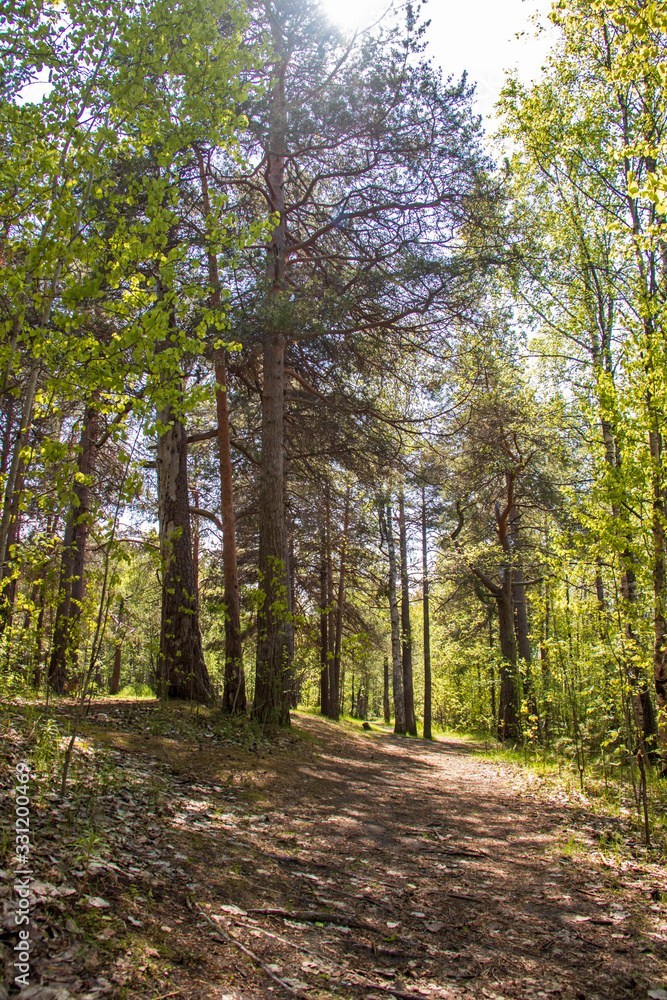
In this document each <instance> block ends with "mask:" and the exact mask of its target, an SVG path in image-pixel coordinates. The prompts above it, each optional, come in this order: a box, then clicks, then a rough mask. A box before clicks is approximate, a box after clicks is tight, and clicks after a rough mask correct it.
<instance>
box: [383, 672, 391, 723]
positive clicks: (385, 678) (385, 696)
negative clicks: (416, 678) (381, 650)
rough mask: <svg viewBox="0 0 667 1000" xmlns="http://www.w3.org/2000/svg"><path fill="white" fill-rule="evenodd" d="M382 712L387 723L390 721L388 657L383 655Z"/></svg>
mask: <svg viewBox="0 0 667 1000" xmlns="http://www.w3.org/2000/svg"><path fill="white" fill-rule="evenodd" d="M382 714H383V716H384V721H385V723H386V724H387V725H389V723H390V722H391V710H390V708H389V657H388V656H385V658H384V661H383V663H382Z"/></svg>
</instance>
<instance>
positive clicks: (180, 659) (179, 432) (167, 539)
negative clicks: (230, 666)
mask: <svg viewBox="0 0 667 1000" xmlns="http://www.w3.org/2000/svg"><path fill="white" fill-rule="evenodd" d="M158 420H159V422H160V425H161V428H162V433H161V434H160V436H159V438H158V445H157V463H156V464H157V482H158V510H159V518H160V558H161V563H162V620H161V625H160V675H161V678H162V682H163V683H162V686H163V689H164V688H166V690H167V694H168V696H169V697H170V698H186V699H191V700H193V701H208V700H209V698H210V697H211V694H212V690H211V682H210V679H209V676H208V671H207V669H206V663H205V662H204V654H203V651H202V641H201V633H200V630H199V610H198V601H197V591H196V587H195V574H194V566H193V562H192V540H191V535H190V508H189V502H188V470H187V437H186V433H185V428H184V426H183V423H182V422H181V420H180V419H179V417H178V414H177V413H176V412H175V410H174V408H173V407H172V406H171V405H168V406H166V407H165V408H164V409H163V410H162V411H161V412H160V413H159V414H158Z"/></svg>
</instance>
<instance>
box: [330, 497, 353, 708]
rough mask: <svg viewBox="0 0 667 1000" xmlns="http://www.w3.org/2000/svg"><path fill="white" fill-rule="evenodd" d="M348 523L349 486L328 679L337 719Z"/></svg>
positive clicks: (332, 706) (331, 703) (331, 705)
mask: <svg viewBox="0 0 667 1000" xmlns="http://www.w3.org/2000/svg"><path fill="white" fill-rule="evenodd" d="M349 523H350V488H349V486H348V489H347V493H346V495H345V514H344V516H343V540H342V543H341V547H340V569H339V574H338V598H337V600H336V640H335V644H334V658H333V663H332V665H331V677H330V679H329V718H330V719H338V718H339V715H340V707H341V706H340V703H341V669H340V658H341V647H342V642H343V608H344V606H345V570H346V564H345V558H346V554H347V532H348V528H349Z"/></svg>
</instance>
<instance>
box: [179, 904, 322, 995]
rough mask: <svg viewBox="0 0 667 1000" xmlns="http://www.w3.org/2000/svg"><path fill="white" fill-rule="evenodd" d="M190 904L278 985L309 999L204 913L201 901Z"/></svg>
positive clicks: (220, 934)
mask: <svg viewBox="0 0 667 1000" xmlns="http://www.w3.org/2000/svg"><path fill="white" fill-rule="evenodd" d="M190 905H191V908H192V907H194V909H196V910H197V912H198V913H199V914H201V916H202V917H203V918H204V920H206V921H207V922H208V923H209V924H210V925H211V927H214V928H215V931H216V934H217V935H218V937H219V938H220V940H221V941H224V942H225V943H226V944H231V945H233V947H234V948H238V949H239V951H242V952H243V954H244V955H247V956H248V958H250V959H252V961H253V962H254V963H255V964H256V965H258V966H259V967H260V969H262V971H263V972H265V973H266V975H267V976H268V977H269V978H270V979H272V980H273V981H274V983H278V986H280V987H281V989H283V990H286V991H287V992H288V993H289V994H291V996H293V997H299V1000H309V998H308V997H307V996H306V994H305V993H303V992H302V991H301V990H295V989H293V987H291V986H290V985H289V983H286V982H285V981H284V980H283V979H281V978H280V977H279V976H276V975H275V973H273V972H271V970H270V969H269V967H268V966H267V965H265V964H264V962H263V961H262V960H261V958H259V956H258V955H256V954H255V953H254V951H251V950H250V948H246V946H245V945H244V944H242V943H241V942H240V941H239V940H238V939H237V938H235V937H234V935H233V934H228V933H227V932H226V931H224V930H223V929H222V927H220V925H219V924H216V922H215V920H212V919H211V917H209V915H208V913H204V911H203V910H202V908H201V906H200V905H199V903H192V902H191V904H190Z"/></svg>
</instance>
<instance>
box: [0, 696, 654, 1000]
mask: <svg viewBox="0 0 667 1000" xmlns="http://www.w3.org/2000/svg"><path fill="white" fill-rule="evenodd" d="M90 718H91V721H90V722H89V723H87V725H86V729H85V734H84V735H85V740H84V741H83V742H82V743H81V744H80V745H79V747H78V750H77V755H78V758H79V765H78V766H79V771H78V772H77V784H76V789H77V790H76V791H75V790H73V789H71V790H69V791H68V797H67V798H65V799H62V798H61V797H60V796H59V795H58V794H57V792H56V791H53V790H44V789H41V791H40V789H39V788H38V787H35V788H34V789H33V791H32V799H33V801H32V806H31V808H32V817H31V822H32V832H31V838H32V848H33V854H32V861H33V867H34V871H35V878H36V881H35V882H34V883H33V885H32V890H31V892H32V894H31V904H32V917H33V922H32V930H33V935H34V947H33V952H32V968H31V979H30V983H31V985H30V987H29V989H27V990H24V991H23V993H22V998H23V1000H56V998H57V1000H69V998H70V997H76V998H80V1000H96V998H98V997H99V998H102V1000H106V998H119V1000H123V998H127V1000H130V998H132V1000H158V998H161V1000H166V998H167V997H174V998H176V997H181V996H182V997H184V998H187V1000H213V998H218V1000H244V998H247V1000H250V998H259V997H276V998H279V997H288V996H299V997H303V998H306V997H308V998H312V1000H318V998H321V1000H326V998H328V997H338V998H350V1000H353V998H354V1000H356V998H362V997H363V998H368V1000H373V998H379V997H385V998H386V997H388V996H396V997H411V998H419V997H423V998H442V1000H445V998H448V1000H454V998H462V997H475V998H476V997H479V998H482V997H487V998H490V1000H510V998H517V1000H518V998H526V1000H528V998H537V997H539V998H544V997H555V998H557V1000H575V998H576V1000H597V998H599V1000H615V998H625V997H641V998H645V997H651V996H653V997H655V998H660V997H662V996H664V997H666V998H667V992H664V993H663V990H664V989H665V988H667V966H666V962H665V958H666V956H667V952H666V950H665V945H666V943H667V922H666V919H665V914H666V913H667V907H665V906H664V905H663V902H662V890H663V888H664V869H663V868H661V867H659V866H658V865H656V864H650V863H649V862H648V861H642V860H637V859H634V860H633V859H631V858H630V857H627V856H626V858H625V860H623V859H618V858H616V859H614V858H612V857H609V856H607V854H606V853H605V851H604V850H603V849H601V848H600V847H599V846H597V847H596V846H595V844H593V843H591V844H590V845H589V849H588V850H587V851H586V852H579V853H578V852H576V851H575V852H573V851H572V849H571V846H570V847H568V846H567V842H568V839H571V838H568V834H567V833H566V832H565V831H566V830H567V829H570V830H571V829H573V827H574V825H575V823H577V822H578V823H579V824H581V822H582V817H581V816H578V817H576V816H575V815H574V814H573V812H572V809H571V807H570V806H569V805H568V804H566V803H564V802H562V801H558V800H557V799H554V798H549V797H548V796H545V795H541V796H537V795H532V794H528V793H524V794H520V793H518V792H517V790H516V788H515V787H513V782H512V771H511V770H510V769H508V768H506V767H504V766H503V765H501V764H498V763H495V762H489V761H485V760H483V759H480V758H479V757H478V756H475V755H472V754H471V753H470V747H469V745H466V744H465V743H463V742H456V741H440V742H436V743H426V742H424V741H422V740H411V739H402V738H398V737H394V736H393V735H391V734H388V733H385V732H377V731H372V732H370V733H363V734H362V733H361V732H350V731H348V730H345V729H343V728H341V727H338V726H335V725H333V724H331V723H329V722H327V721H325V720H320V719H315V718H311V717H307V716H298V717H297V718H295V720H294V726H293V729H292V730H291V731H288V732H283V733H276V734H273V735H262V734H261V733H260V732H259V731H257V732H255V733H253V732H252V731H244V735H243V738H242V739H240V738H239V737H238V735H237V736H236V737H234V736H233V735H232V736H230V735H229V734H228V735H224V731H217V730H216V728H215V726H214V725H213V724H212V723H209V722H207V721H205V720H203V721H201V723H200V724H199V725H198V728H197V730H196V732H195V734H194V735H193V733H192V732H191V731H187V732H186V731H185V730H183V729H182V727H181V728H179V725H178V724H177V719H176V717H175V716H171V717H167V716H165V715H164V714H163V710H162V709H160V708H159V707H158V706H157V705H156V704H155V703H150V702H145V703H134V704H122V703H118V702H110V701H107V702H101V703H99V704H97V706H93V708H92V711H91V717H90ZM170 718H171V719H172V721H169V719H170ZM174 719H176V721H173V720H174ZM239 732H240V731H239ZM5 735H6V736H7V737H8V739H9V740H11V741H12V744H11V745H9V746H8V755H7V756H8V761H9V763H10V764H11V765H14V764H15V763H16V762H17V761H18V760H19V759H21V755H22V754H23V753H25V752H26V749H27V742H26V740H27V739H29V734H28V735H26V733H25V730H24V729H23V728H22V727H21V725H20V723H19V720H18V717H17V716H12V715H11V713H10V715H9V717H8V723H7V726H6V731H5ZM100 747H104V748H106V749H105V751H104V752H100V751H99V749H97V750H96V748H100ZM6 774H7V772H6V771H5V775H6ZM12 780H13V779H12ZM3 792H4V807H3V812H4V814H5V816H6V817H11V801H10V799H11V796H12V794H13V793H12V789H11V787H9V786H8V784H6V787H5V788H4V789H3ZM591 822H593V824H594V825H593V826H592V827H590V825H589V832H590V830H592V832H593V833H594V834H596V835H599V834H604V829H603V827H604V824H603V821H602V820H601V819H600V818H597V819H595V820H593V821H591ZM5 850H6V852H7V851H8V850H9V855H10V854H11V844H10V845H9V848H8V846H7V840H6V841H5ZM5 873H6V874H7V875H8V876H10V874H11V871H10V864H9V856H7V857H6V861H5ZM3 892H4V896H5V899H4V936H3V938H2V941H3V947H4V953H3V957H4V960H5V963H6V965H7V969H8V973H9V972H10V967H11V963H12V962H13V960H14V959H13V951H12V949H13V945H14V943H15V941H16V934H15V930H14V926H13V914H14V907H15V905H16V900H15V897H14V894H13V892H12V886H11V878H8V881H7V885H6V887H5V889H4V890H3ZM12 978H13V973H11V976H9V975H8V982H9V983H10V987H9V994H8V995H10V996H11V995H13V986H11V979H12ZM2 996H3V994H2V990H1V989H0V997H2Z"/></svg>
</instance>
